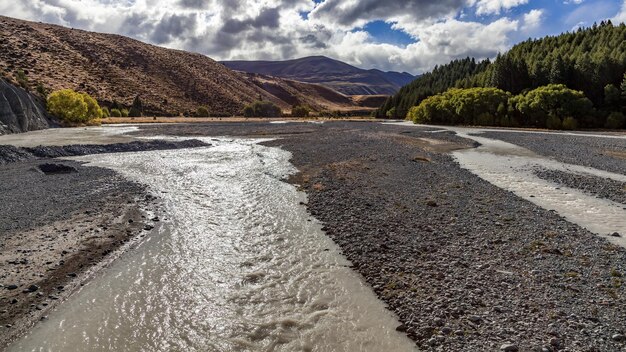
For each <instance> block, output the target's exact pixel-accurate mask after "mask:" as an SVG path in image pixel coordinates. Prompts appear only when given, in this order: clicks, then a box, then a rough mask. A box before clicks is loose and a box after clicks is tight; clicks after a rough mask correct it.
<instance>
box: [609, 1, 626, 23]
mask: <svg viewBox="0 0 626 352" xmlns="http://www.w3.org/2000/svg"><path fill="white" fill-rule="evenodd" d="M612 21H613V22H615V23H626V0H625V1H624V3H623V4H622V8H621V9H620V11H619V13H618V14H617V15H615V17H613V19H612Z"/></svg>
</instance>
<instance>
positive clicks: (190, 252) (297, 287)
mask: <svg viewBox="0 0 626 352" xmlns="http://www.w3.org/2000/svg"><path fill="white" fill-rule="evenodd" d="M207 141H208V142H209V143H211V144H212V145H213V146H212V147H208V148H197V149H187V150H175V151H159V152H143V153H124V154H111V155H94V156H87V157H81V158H79V160H85V161H89V162H90V163H91V165H96V166H103V167H108V168H111V169H114V170H117V171H119V172H120V173H122V174H123V175H125V176H127V177H128V178H130V179H133V180H137V181H139V182H142V183H145V184H147V185H148V186H149V187H150V189H151V191H152V192H153V193H155V194H156V195H158V196H160V197H161V198H162V199H163V201H164V205H165V209H166V210H165V213H164V214H159V215H160V216H161V220H162V221H161V222H158V223H157V224H158V226H157V227H156V228H155V230H153V233H152V234H151V235H150V236H148V237H147V239H146V240H144V241H143V242H142V243H141V244H140V245H139V247H138V248H136V249H134V250H133V251H131V252H128V253H126V254H124V255H122V257H121V258H120V259H118V260H117V261H115V262H114V263H113V264H112V265H111V266H110V267H109V268H107V269H106V270H105V271H104V272H103V273H101V275H100V276H98V277H96V278H95V279H94V280H93V281H92V282H90V283H89V284H88V285H86V286H85V287H83V288H82V290H81V291H79V292H77V293H76V294H75V295H73V296H72V297H71V298H70V299H69V300H68V301H67V302H64V303H63V304H62V305H61V306H60V307H59V308H57V310H56V311H53V312H52V313H51V314H50V316H49V319H48V320H46V321H43V322H41V323H40V324H38V325H37V326H36V327H35V328H34V329H33V331H32V332H31V333H30V334H29V335H28V336H26V337H25V338H24V339H22V340H21V341H18V342H17V343H16V344H14V345H13V346H11V347H10V349H9V350H10V351H350V352H353V351H413V350H414V346H415V345H414V343H413V342H411V341H410V340H409V339H408V338H407V337H406V336H404V335H402V334H400V333H398V332H396V331H395V328H396V327H397V326H398V325H399V323H398V322H397V320H396V318H395V316H393V315H392V314H391V313H390V312H389V311H387V310H386V309H385V307H384V305H383V304H382V303H381V302H380V301H379V300H378V299H377V298H376V297H375V295H374V293H373V292H372V291H371V289H370V288H369V287H368V286H367V285H366V284H364V282H363V281H362V279H361V277H360V276H358V275H357V274H356V273H354V272H353V271H352V270H351V269H349V267H348V265H349V263H348V261H347V260H346V259H345V258H344V257H343V256H342V255H341V254H340V251H339V249H338V248H337V247H336V246H335V245H334V243H333V242H332V241H331V240H330V239H329V238H328V237H326V236H325V235H324V233H323V232H322V231H321V225H320V224H319V223H318V222H317V221H316V220H315V219H313V218H312V217H311V216H310V215H308V213H307V212H306V209H305V206H304V205H302V204H301V202H306V197H305V194H303V193H301V192H298V191H297V190H296V188H295V187H293V186H292V185H289V184H287V183H285V182H283V181H281V178H283V177H284V176H286V175H288V174H291V173H294V172H295V170H294V168H293V167H292V166H291V164H290V163H289V161H288V160H289V157H290V154H289V153H288V152H285V151H282V150H280V149H277V148H270V147H264V146H261V145H258V144H257V143H256V142H253V141H245V140H207Z"/></svg>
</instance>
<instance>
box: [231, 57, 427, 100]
mask: <svg viewBox="0 0 626 352" xmlns="http://www.w3.org/2000/svg"><path fill="white" fill-rule="evenodd" d="M222 63H223V64H224V65H226V66H227V67H229V68H231V69H233V70H237V71H243V72H251V73H260V74H264V75H270V76H276V77H282V78H287V79H292V80H296V81H301V82H308V83H317V84H322V85H325V86H328V87H330V88H333V89H335V90H337V91H339V92H341V93H343V94H346V95H391V94H394V93H396V92H397V91H398V89H400V87H402V86H404V85H405V84H407V83H409V82H411V81H412V80H414V79H415V77H413V76H412V75H411V74H409V73H399V72H383V71H380V70H363V69H360V68H357V67H354V66H351V65H348V64H346V63H344V62H341V61H337V60H333V59H330V58H327V57H324V56H311V57H305V58H301V59H296V60H288V61H223V62H222Z"/></svg>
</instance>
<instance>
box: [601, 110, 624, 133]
mask: <svg viewBox="0 0 626 352" xmlns="http://www.w3.org/2000/svg"><path fill="white" fill-rule="evenodd" d="M604 127H606V128H610V129H615V130H616V129H620V128H626V117H624V114H622V113H621V112H612V113H611V114H610V115H609V117H607V119H606V124H605V125H604Z"/></svg>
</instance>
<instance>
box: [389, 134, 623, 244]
mask: <svg viewBox="0 0 626 352" xmlns="http://www.w3.org/2000/svg"><path fill="white" fill-rule="evenodd" d="M393 124H399V125H403V126H416V125H414V124H412V123H406V122H401V123H393ZM428 127H436V128H438V129H439V130H436V131H432V132H431V133H438V132H445V131H454V132H456V134H457V135H458V136H460V137H463V138H467V139H471V140H474V141H476V142H478V143H480V144H481V145H480V146H479V147H478V148H473V149H464V150H459V151H456V152H454V153H453V156H454V158H455V159H456V160H457V161H458V163H459V164H460V166H461V167H463V168H465V169H467V170H469V171H471V172H472V173H474V174H476V175H477V176H479V177H481V178H482V179H484V180H486V181H488V182H490V183H492V184H494V185H496V186H498V187H500V188H502V189H505V190H508V191H511V192H513V193H515V194H516V195H517V196H519V197H521V198H524V199H526V200H528V201H530V202H532V203H534V204H536V205H538V206H540V207H542V208H544V209H548V210H554V211H556V212H557V213H558V214H559V215H561V216H563V217H564V218H566V219H567V220H568V221H570V222H572V223H575V224H578V225H580V226H582V227H584V228H586V229H588V230H589V231H591V232H593V233H596V234H597V235H599V236H602V237H605V238H606V239H607V240H609V241H611V242H612V243H614V244H616V245H619V246H622V247H626V236H622V237H613V236H610V234H612V233H614V232H618V233H621V234H622V235H626V205H624V204H620V203H616V202H613V201H610V200H606V199H601V198H597V197H594V196H592V195H589V194H587V193H584V192H582V191H580V190H577V189H573V188H569V187H565V186H563V185H558V184H556V183H553V182H550V181H547V180H544V179H541V178H539V177H538V176H536V175H535V173H534V171H535V170H536V169H537V168H544V169H550V170H559V171H565V172H570V173H576V174H582V175H591V176H598V177H603V178H608V179H612V180H617V181H620V182H626V175H621V174H616V173H611V172H607V171H603V170H598V169H595V168H590V167H584V166H579V165H572V164H567V163H561V162H558V161H556V160H554V159H552V158H548V157H544V156H541V155H537V154H535V153H534V152H532V151H530V150H528V149H526V148H523V147H520V146H517V145H515V144H511V143H507V142H503V141H501V140H497V139H491V138H485V137H482V136H480V133H481V132H483V131H487V130H488V129H480V128H465V127H448V126H446V127H441V126H428ZM498 131H500V130H498ZM502 131H506V130H502ZM507 132H510V133H515V132H513V131H507ZM524 132H526V131H524ZM533 133H545V134H553V132H533ZM572 135H576V136H586V137H589V138H625V137H623V136H621V137H620V136H614V135H609V136H604V135H596V134H572Z"/></svg>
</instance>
